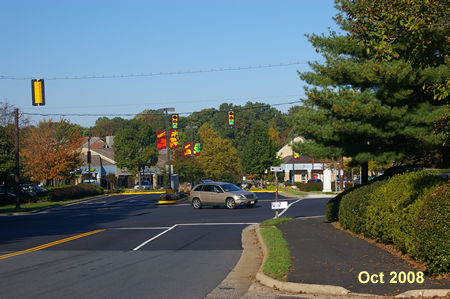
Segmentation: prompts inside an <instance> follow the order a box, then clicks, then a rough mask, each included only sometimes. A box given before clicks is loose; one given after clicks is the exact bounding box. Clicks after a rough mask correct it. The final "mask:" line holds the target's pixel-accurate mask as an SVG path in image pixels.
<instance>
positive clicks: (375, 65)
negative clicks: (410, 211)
mask: <svg viewBox="0 0 450 299" xmlns="http://www.w3.org/2000/svg"><path fill="white" fill-rule="evenodd" d="M406 2H408V3H409V4H407V3H406ZM423 2H424V1H390V0H375V1H367V0H355V1H348V0H340V1H337V6H336V7H337V9H338V10H339V14H338V15H337V17H336V18H335V20H336V21H337V23H338V24H339V25H340V27H341V29H342V30H343V31H344V32H346V33H347V34H346V35H338V34H337V33H335V32H331V33H330V34H329V36H323V35H321V36H318V35H311V36H309V40H310V42H311V43H312V45H313V46H314V47H315V48H316V51H318V52H320V53H321V54H322V55H323V57H324V58H325V62H324V63H318V62H314V63H311V64H310V66H311V68H312V71H311V72H305V73H302V74H300V77H301V79H303V80H304V81H305V82H306V83H308V84H309V87H306V88H305V89H306V95H307V98H306V99H304V100H303V104H304V106H303V108H302V109H299V110H298V111H297V113H296V115H295V118H294V119H295V124H296V126H297V127H298V128H297V130H298V131H299V132H300V133H301V134H302V135H303V136H305V137H306V138H308V139H310V140H311V141H310V142H308V143H306V144H303V145H299V146H298V148H301V150H302V151H303V152H306V153H309V154H311V155H313V156H314V153H318V154H320V155H325V156H329V157H336V156H340V155H344V156H349V157H352V158H353V159H354V160H356V161H357V162H359V163H361V164H363V165H365V166H367V162H368V161H370V160H375V161H378V162H381V163H387V162H388V163H391V162H394V161H397V162H402V161H407V160H411V159H414V158H417V157H424V156H427V155H430V154H432V153H434V152H435V151H440V152H441V153H446V152H447V151H448V140H446V138H448V134H447V137H446V134H445V132H443V131H442V130H441V131H439V130H436V128H435V127H436V124H437V123H438V122H439V121H440V120H441V121H442V119H444V120H445V119H447V121H448V118H445V116H446V114H447V113H448V99H446V98H445V92H446V91H445V86H446V85H447V86H448V78H449V68H448V62H449V60H448V56H447V55H448V42H446V38H441V37H442V35H443V34H442V32H444V31H445V30H446V32H448V26H446V28H444V31H443V29H442V26H445V25H443V24H435V23H433V22H439V20H442V17H441V12H438V11H439V10H438V9H436V7H435V6H439V5H440V4H439V1H437V0H436V1H425V2H429V4H430V5H431V4H433V5H435V6H433V8H432V9H428V8H427V6H426V5H423ZM407 5H410V6H413V7H410V8H408V9H404V10H403V11H399V9H401V7H404V6H407ZM447 5H448V4H447ZM447 11H448V10H447ZM437 14H438V15H437ZM416 16H420V20H421V21H420V22H419V24H421V26H424V27H422V28H420V27H417V26H418V25H417V24H416V23H414V22H413V21H411V20H412V19H413V18H414V17H416ZM423 28H426V29H423ZM421 30H422V31H421ZM425 31H426V32H427V34H424V32H425ZM433 32H435V33H436V35H437V37H436V36H433V34H432V33H433ZM418 34H420V38H419V37H417V35H418ZM428 48H429V49H433V50H432V51H431V53H430V52H429V50H427V49H428ZM430 55H431V57H430ZM430 89H431V92H430ZM447 92H448V90H447ZM437 99H440V100H437ZM442 160H443V161H445V158H444V159H442ZM442 160H441V161H442ZM364 177H366V176H364V174H363V178H364Z"/></svg>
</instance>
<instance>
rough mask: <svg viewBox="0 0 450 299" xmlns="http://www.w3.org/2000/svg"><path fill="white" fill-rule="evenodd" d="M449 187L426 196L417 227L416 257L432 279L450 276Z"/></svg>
mask: <svg viewBox="0 0 450 299" xmlns="http://www.w3.org/2000/svg"><path fill="white" fill-rule="evenodd" d="M449 187H450V184H449V183H447V184H445V185H442V186H438V187H436V188H433V189H431V190H429V191H428V192H426V193H425V194H424V195H423V197H422V198H423V204H422V205H421V207H420V209H419V210H418V213H417V219H416V222H415V225H414V228H415V229H414V230H415V235H416V236H415V242H416V250H417V252H416V254H415V255H416V257H417V258H418V259H419V260H422V261H426V262H427V269H428V271H429V272H430V273H431V274H432V275H436V274H445V273H448V272H449V270H450V269H449V263H450V242H449V240H450V223H449V222H450V203H449V198H450V192H449Z"/></svg>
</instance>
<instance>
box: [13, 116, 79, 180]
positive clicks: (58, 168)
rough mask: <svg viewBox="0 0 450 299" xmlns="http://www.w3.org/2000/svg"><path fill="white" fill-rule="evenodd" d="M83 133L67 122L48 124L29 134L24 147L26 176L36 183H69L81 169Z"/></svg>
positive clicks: (42, 123) (22, 156) (40, 124)
mask: <svg viewBox="0 0 450 299" xmlns="http://www.w3.org/2000/svg"><path fill="white" fill-rule="evenodd" d="M81 145H82V138H81V132H80V130H79V129H78V128H76V127H73V126H71V125H70V124H69V122H68V121H66V120H60V121H59V122H53V121H51V120H44V121H41V122H39V124H38V126H37V127H30V128H28V130H27V133H26V135H25V137H24V138H23V140H22V145H21V151H20V154H21V160H22V161H23V163H24V165H25V175H26V176H28V177H30V179H31V180H33V181H43V180H50V179H58V180H62V179H68V178H70V177H71V172H72V171H74V170H76V169H78V168H79V166H80V165H81V160H80V151H79V148H80V146H81Z"/></svg>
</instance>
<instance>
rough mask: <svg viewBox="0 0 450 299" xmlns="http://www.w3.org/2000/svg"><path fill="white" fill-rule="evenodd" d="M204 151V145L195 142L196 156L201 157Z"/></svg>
mask: <svg viewBox="0 0 450 299" xmlns="http://www.w3.org/2000/svg"><path fill="white" fill-rule="evenodd" d="M201 151H202V144H201V143H200V142H194V156H200V152H201Z"/></svg>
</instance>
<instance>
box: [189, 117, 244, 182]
mask: <svg viewBox="0 0 450 299" xmlns="http://www.w3.org/2000/svg"><path fill="white" fill-rule="evenodd" d="M199 134H200V138H201V140H202V152H201V155H200V156H199V157H198V161H199V162H200V164H201V165H202V168H203V171H204V172H205V175H206V177H207V178H209V179H212V180H236V179H237V178H238V177H239V175H240V174H241V163H240V159H239V157H238V155H237V150H236V148H235V147H234V146H233V145H232V143H231V141H230V140H229V139H223V138H220V136H219V134H218V133H217V132H216V131H214V129H213V128H212V126H211V125H210V124H209V123H205V124H204V125H203V126H201V127H200V129H199Z"/></svg>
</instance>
